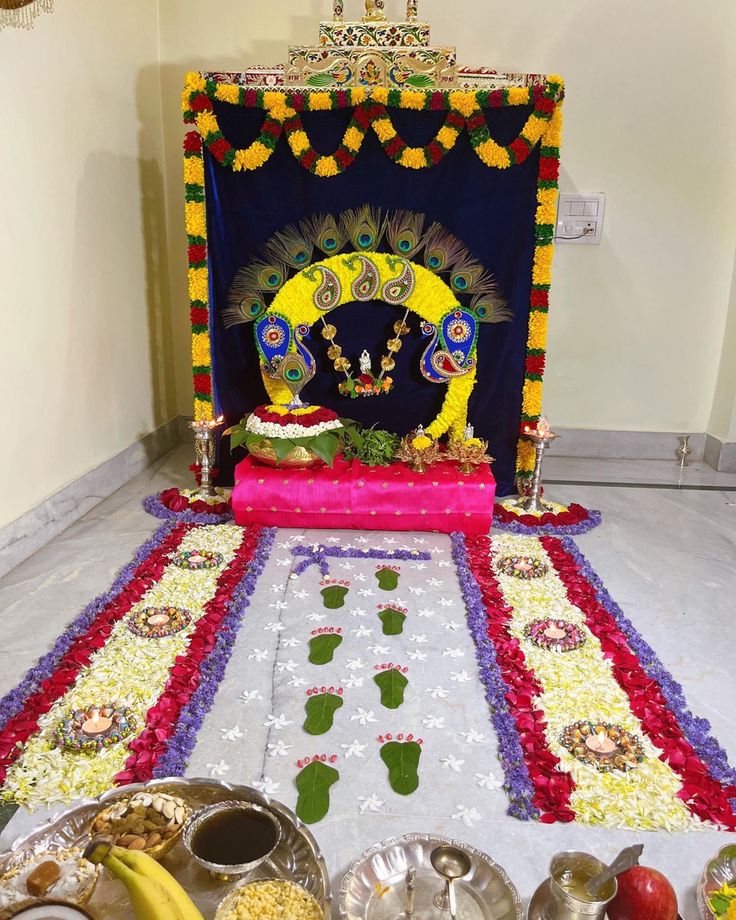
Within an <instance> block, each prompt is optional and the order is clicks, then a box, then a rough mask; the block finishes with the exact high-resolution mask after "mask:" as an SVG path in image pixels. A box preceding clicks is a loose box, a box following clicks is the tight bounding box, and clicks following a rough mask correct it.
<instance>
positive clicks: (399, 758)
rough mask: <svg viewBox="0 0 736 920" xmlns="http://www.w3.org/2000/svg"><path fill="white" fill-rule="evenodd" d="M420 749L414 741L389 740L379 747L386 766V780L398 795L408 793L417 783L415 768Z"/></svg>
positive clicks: (412, 790) (417, 777)
mask: <svg viewBox="0 0 736 920" xmlns="http://www.w3.org/2000/svg"><path fill="white" fill-rule="evenodd" d="M421 753H422V749H421V747H420V746H419V745H418V744H417V743H416V741H389V742H388V743H386V744H384V745H383V747H382V748H381V760H382V761H383V762H384V763H385V764H386V766H387V767H388V781H389V783H391V788H392V789H393V790H394V792H398V793H399V795H410V794H411V793H412V792H414V790H415V789H416V788H417V786H418V785H419V776H418V774H417V768H418V767H419V758H420V756H421Z"/></svg>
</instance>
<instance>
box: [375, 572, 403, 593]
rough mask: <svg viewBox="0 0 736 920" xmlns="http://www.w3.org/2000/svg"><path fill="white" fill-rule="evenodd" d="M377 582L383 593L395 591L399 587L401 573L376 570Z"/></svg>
mask: <svg viewBox="0 0 736 920" xmlns="http://www.w3.org/2000/svg"><path fill="white" fill-rule="evenodd" d="M375 574H376V580H377V581H378V587H379V588H380V589H381V590H382V591H395V590H396V589H397V588H398V586H399V575H400V574H401V573H400V572H394V570H393V569H388V568H385V569H376V573H375Z"/></svg>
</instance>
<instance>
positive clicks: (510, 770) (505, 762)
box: [450, 533, 539, 821]
mask: <svg viewBox="0 0 736 920" xmlns="http://www.w3.org/2000/svg"><path fill="white" fill-rule="evenodd" d="M450 537H451V539H452V556H453V559H454V560H455V565H456V567H457V575H458V579H459V581H460V587H461V589H462V593H463V599H464V601H465V606H466V608H467V621H468V627H469V629H470V634H471V635H472V637H473V641H474V642H475V650H476V652H475V657H476V660H477V662H478V668H479V670H480V676H481V680H482V681H483V686H484V687H485V691H486V700H487V701H488V706H489V709H490V711H491V721H492V722H493V727H494V729H495V731H496V735H497V737H498V744H499V749H500V760H501V765H502V766H503V771H504V775H505V778H506V781H505V783H504V788H505V789H506V791H507V792H508V795H509V798H510V800H511V804H510V805H509V807H508V812H507V813H508V814H509V815H511V816H512V817H514V818H519V819H520V820H522V821H533V820H539V810H538V809H537V808H536V806H535V805H534V786H533V784H532V780H531V777H530V776H529V771H528V770H527V767H526V763H525V762H524V752H523V751H522V748H521V740H520V738H519V733H518V731H517V729H516V724H515V723H514V719H513V716H512V715H511V712H510V710H509V705H508V702H507V700H506V694H507V693H508V690H509V688H508V685H507V684H506V682H505V681H504V679H503V677H502V675H501V669H500V668H499V667H498V662H497V661H496V653H495V650H494V648H493V643H492V642H491V640H490V639H489V638H488V631H487V629H486V623H487V621H488V613H487V612H486V608H485V604H484V603H483V598H482V596H481V593H480V588H479V587H478V582H477V581H476V580H475V578H474V576H473V573H472V572H471V570H470V565H469V564H468V557H467V552H466V549H465V537H464V535H463V534H462V533H453V534H451V535H450Z"/></svg>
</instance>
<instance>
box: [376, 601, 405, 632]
mask: <svg viewBox="0 0 736 920" xmlns="http://www.w3.org/2000/svg"><path fill="white" fill-rule="evenodd" d="M378 618H379V620H380V621H381V622H382V623H383V634H384V636H398V635H400V634H401V633H402V632H403V631H404V620H405V619H406V614H405V613H402V612H401V611H400V610H395V609H394V608H393V607H387V608H386V609H385V610H381V611H380V612H379V614H378Z"/></svg>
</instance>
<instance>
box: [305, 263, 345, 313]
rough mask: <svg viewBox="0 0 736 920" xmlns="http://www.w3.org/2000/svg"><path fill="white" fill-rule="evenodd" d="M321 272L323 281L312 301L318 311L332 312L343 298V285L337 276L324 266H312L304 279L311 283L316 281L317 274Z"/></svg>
mask: <svg viewBox="0 0 736 920" xmlns="http://www.w3.org/2000/svg"><path fill="white" fill-rule="evenodd" d="M317 272H320V274H321V275H322V280H321V281H320V283H319V286H318V287H317V290H316V291H315V292H314V294H313V295H312V301H313V303H314V305H315V307H316V308H317V309H318V310H331V309H332V308H333V307H335V306H337V304H338V303H339V302H340V297H341V296H342V285H341V284H340V279H339V278H338V277H337V275H336V274H335V273H334V272H333V271H330V269H329V268H325V266H324V265H319V264H318V265H312V266H311V267H310V268H309V269H307V271H305V272H304V277H305V278H307V279H309V281H316V280H317V278H316V273H317Z"/></svg>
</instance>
